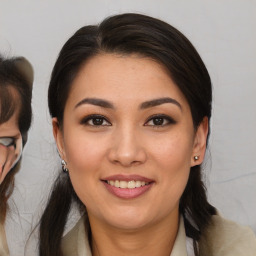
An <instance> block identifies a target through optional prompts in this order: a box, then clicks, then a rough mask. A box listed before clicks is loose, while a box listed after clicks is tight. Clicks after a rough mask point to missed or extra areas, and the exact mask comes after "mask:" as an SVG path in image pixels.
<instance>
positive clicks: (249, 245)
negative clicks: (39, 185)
mask: <svg viewBox="0 0 256 256" xmlns="http://www.w3.org/2000/svg"><path fill="white" fill-rule="evenodd" d="M212 218H213V219H212V220H213V221H212V224H211V225H210V226H209V227H208V229H207V230H206V232H205V233H204V234H203V235H202V238H201V240H200V242H199V249H200V256H256V237H255V235H254V233H253V232H252V230H251V229H249V228H247V227H242V226H240V225H238V224H236V223H234V222H232V221H228V220H225V219H223V218H222V217H220V216H219V215H216V216H213V217H212ZM62 251H63V253H64V256H91V255H92V254H91V250H90V246H89V243H88V239H87V235H86V231H85V227H84V219H83V218H82V219H80V221H79V222H78V223H77V224H76V226H75V227H74V228H73V229H72V230H71V231H70V232H69V233H68V234H67V235H66V236H65V237H64V238H63V240H62ZM150 256H158V255H150ZM170 256H188V253H187V249H186V234H185V228H184V222H183V219H182V218H180V224H179V230H178V234H177V237H176V240H175V243H174V247H173V250H172V253H171V255H170Z"/></svg>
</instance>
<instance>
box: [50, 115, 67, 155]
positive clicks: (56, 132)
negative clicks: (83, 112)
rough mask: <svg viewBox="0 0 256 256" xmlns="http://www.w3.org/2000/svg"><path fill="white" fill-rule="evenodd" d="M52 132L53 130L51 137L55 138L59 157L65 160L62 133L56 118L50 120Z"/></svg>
mask: <svg viewBox="0 0 256 256" xmlns="http://www.w3.org/2000/svg"><path fill="white" fill-rule="evenodd" d="M52 130H53V136H54V138H55V142H56V145H57V148H58V151H59V155H60V157H61V158H62V159H63V160H65V159H66V154H65V150H64V149H65V147H64V140H63V132H62V129H61V128H60V125H59V121H58V119H57V118H56V117H54V118H53V119H52Z"/></svg>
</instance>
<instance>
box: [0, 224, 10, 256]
mask: <svg viewBox="0 0 256 256" xmlns="http://www.w3.org/2000/svg"><path fill="white" fill-rule="evenodd" d="M0 255H1V256H8V255H9V250H8V246H7V241H6V235H5V230H4V225H3V224H1V223H0Z"/></svg>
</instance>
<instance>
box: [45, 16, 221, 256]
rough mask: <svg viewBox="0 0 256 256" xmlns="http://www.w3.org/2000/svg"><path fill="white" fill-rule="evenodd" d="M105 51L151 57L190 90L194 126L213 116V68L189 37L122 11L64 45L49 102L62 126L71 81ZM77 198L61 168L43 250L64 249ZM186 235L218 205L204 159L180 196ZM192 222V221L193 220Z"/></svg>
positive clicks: (197, 236) (197, 229) (48, 213)
mask: <svg viewBox="0 0 256 256" xmlns="http://www.w3.org/2000/svg"><path fill="white" fill-rule="evenodd" d="M102 53H103V54H104V53H110V54H118V55H131V54H135V55H138V56H141V57H146V58H150V59H152V60H153V61H156V62H157V63H159V64H160V65H162V66H163V67H164V68H165V70H166V72H167V73H168V74H169V76H170V77H171V79H172V80H173V81H174V83H175V84H176V85H177V87H178V88H179V89H180V91H181V92H182V93H183V95H184V96H185V98H186V100H187V101H188V104H189V106H190V110H191V114H192V119H193V124H194V129H195V130H196V129H197V127H198V126H199V124H200V123H201V122H202V120H203V118H204V117H207V118H208V120H210V118H211V103H212V88H211V79H210V76H209V74H208V71H207V69H206V67H205V65H204V63H203V61H202V59H201V58H200V56H199V54H198V53H197V51H196V50H195V48H194V47H193V45H192V44H191V43H190V41H189V40H188V39H187V38H186V37H185V36H184V35H183V34H182V33H181V32H179V31H178V30H177V29H175V28H174V27H172V26H171V25H169V24H167V23H165V22H163V21H161V20H158V19H155V18H152V17H149V16H145V15H140V14H132V13H127V14H120V15H116V16H112V17H109V18H107V19H105V20H104V21H103V22H102V23H100V24H99V25H98V26H85V27H82V28H81V29H79V30H78V31H77V32H76V33H75V34H74V35H73V36H72V37H71V38H70V39H69V40H68V41H67V42H66V43H65V45H64V46H63V48H62V49H61V51H60V54H59V56H58V59H57V61H56V63H55V66H54V68H53V71H52V76H51V81H50V85H49V91H48V104H49V110H50V114H51V116H52V117H56V118H57V120H58V123H59V126H60V128H61V127H62V122H63V113H64V109H65V104H66V101H67V99H68V97H69V93H70V89H71V87H72V82H73V80H74V79H75V77H76V76H77V74H78V72H79V71H80V69H81V67H82V66H83V65H85V64H86V62H87V61H88V60H89V59H90V58H93V57H94V56H96V55H100V54H102ZM73 199H75V201H77V202H78V203H79V204H80V206H82V209H83V210H84V211H85V212H86V206H85V207H83V205H82V202H81V201H80V200H79V199H78V198H77V196H76V194H75V192H74V189H73V187H72V184H71V182H70V178H69V176H68V175H66V174H64V173H62V172H61V173H60V175H59V177H58V178H57V180H56V182H55V186H54V188H53V191H52V195H51V197H50V199H49V202H48V205H47V208H46V210H45V212H44V214H43V216H42V219H41V227H40V255H41V256H46V255H51V256H54V255H61V249H60V241H61V237H62V234H63V230H64V226H65V223H66V219H67V216H68V212H69V210H70V207H71V202H72V200H73ZM179 210H180V213H181V214H182V215H183V217H184V223H185V230H186V234H187V236H189V237H191V238H192V239H193V240H194V242H195V243H194V249H195V252H196V255H197V254H198V252H197V247H196V242H197V241H199V239H200V234H201V231H202V230H203V229H204V228H205V227H206V226H207V225H208V224H209V223H210V220H211V215H213V214H216V210H215V208H214V207H213V206H211V205H210V204H209V203H208V201H207V197H206V191H205V186H204V184H203V181H202V178H201V168H200V166H199V165H197V166H194V167H191V171H190V176H189V180H188V183H187V186H186V188H185V191H184V193H183V195H182V197H181V199H180V206H179ZM192 223H193V224H192Z"/></svg>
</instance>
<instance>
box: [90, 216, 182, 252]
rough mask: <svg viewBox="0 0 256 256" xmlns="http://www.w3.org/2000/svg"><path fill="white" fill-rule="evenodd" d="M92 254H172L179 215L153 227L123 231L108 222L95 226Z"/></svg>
mask: <svg viewBox="0 0 256 256" xmlns="http://www.w3.org/2000/svg"><path fill="white" fill-rule="evenodd" d="M90 223H91V229H92V255H93V256H106V255H119V256H127V255H133V256H142V255H143V256H144V255H158V256H170V254H171V251H172V248H173V245H174V242H175V239H176V235H177V232H178V228H179V216H178V214H177V215H176V216H175V218H172V220H171V221H170V219H169V218H167V219H166V220H164V221H162V222H161V223H155V224H154V225H151V226H150V227H143V228H139V229H136V230H120V229H117V228H113V227H110V226H107V225H106V224H101V225H93V224H94V223H93V222H91V221H90Z"/></svg>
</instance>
